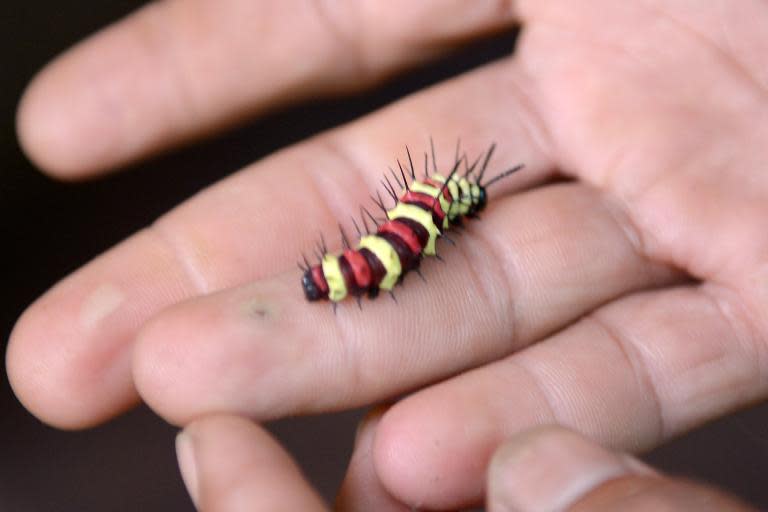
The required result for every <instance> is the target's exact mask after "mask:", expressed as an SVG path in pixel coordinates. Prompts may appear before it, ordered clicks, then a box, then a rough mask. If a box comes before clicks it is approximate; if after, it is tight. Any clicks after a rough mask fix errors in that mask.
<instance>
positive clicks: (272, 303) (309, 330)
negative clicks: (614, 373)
mask: <svg viewBox="0 0 768 512" xmlns="http://www.w3.org/2000/svg"><path fill="white" fill-rule="evenodd" d="M445 260H446V264H445V265H437V264H431V265H430V264H428V263H437V262H435V261H434V260H432V261H431V262H425V265H424V273H425V278H426V280H427V284H426V285H425V284H423V283H420V282H418V281H417V280H416V277H411V278H409V279H408V280H407V281H406V284H405V286H404V289H403V292H402V293H400V294H399V295H400V296H401V299H399V302H398V303H395V302H393V301H390V300H389V299H388V298H385V299H386V300H381V299H379V300H377V301H376V302H373V303H366V304H365V305H364V307H363V309H362V311H360V310H358V307H357V306H356V305H355V303H354V301H347V302H346V303H344V304H343V305H342V309H341V310H340V312H339V314H338V315H334V314H333V313H332V311H331V308H329V307H323V305H322V304H311V305H308V304H306V303H305V301H304V299H303V297H302V296H301V295H300V293H299V290H298V283H297V277H296V274H295V273H292V274H289V275H286V276H281V277H279V278H277V279H273V280H268V281H261V282H257V283H254V284H252V285H247V286H244V287H240V288H235V289H232V290H226V291H223V292H220V293H217V294H213V295H210V296H206V297H202V298H198V299H195V300H192V301H189V302H185V303H182V304H179V305H177V306H175V307H174V308H172V309H169V310H167V311H165V312H163V313H161V314H160V315H158V316H156V317H155V318H154V319H153V321H152V322H150V323H149V324H148V325H147V326H145V327H144V329H143V330H142V331H141V333H140V334H139V339H138V342H137V345H136V347H135V349H134V379H135V382H136V385H137V387H138V389H139V391H140V393H141V395H142V398H143V399H144V400H145V401H146V402H147V403H148V404H149V405H150V406H151V407H153V408H154V409H155V410H156V411H157V412H158V413H159V414H161V415H162V416H163V417H165V418H166V419H168V420H169V421H172V422H179V423H183V422H185V421H187V420H188V419H189V418H193V417H195V416H198V415H200V414H205V413H206V412H208V411H232V412H237V413H238V414H245V415H250V416H253V417H256V418H260V419H267V418H274V417H277V416H282V415H285V414H297V413H312V412H319V411H326V410H334V409H339V408H345V407H352V406H356V405H360V404H365V403H370V402H374V401H378V400H381V399H382V398H384V397H387V396H392V395H394V394H396V393H401V392H403V391H406V390H409V389H412V388H413V387H416V386H420V385H424V384H426V383H428V382H431V381H434V380H435V379H439V378H443V377H445V376H448V375H452V374H454V373H456V372H458V371H461V370H463V369H466V368H469V367H472V366H476V365H479V364H482V363H484V362H488V361H491V360H494V359H497V358H499V357H502V356H504V355H506V354H508V353H510V352H512V351H514V350H516V349H519V348H521V347H523V346H525V345H527V344H529V343H531V342H533V341H536V340H538V339H540V338H541V337H542V336H544V335H546V334H548V333H551V332H552V331H554V330H556V329H558V328H560V327H561V326H563V325H565V324H567V323H569V322H571V321H572V320H574V319H575V318H578V317H579V316H581V315H583V314H584V313H586V312H588V311H590V310H591V309H592V308H594V307H596V306H598V305H600V304H602V303H603V302H605V301H607V300H610V299H611V298H613V297H616V296H618V295H621V294H623V293H626V292H629V291H631V290H636V289H641V288H645V287H648V286H655V285H658V284H659V283H663V282H667V281H669V280H670V279H672V278H673V276H674V274H673V273H672V272H671V271H669V270H668V269H666V268H664V267H660V266H657V265H655V264H653V263H650V262H648V261H647V260H645V259H643V258H642V257H640V256H639V255H638V254H637V252H636V248H635V246H634V245H633V244H632V242H631V241H630V239H629V238H628V236H627V233H626V232H625V231H624V229H623V226H622V224H621V221H620V220H618V219H617V218H616V217H614V215H613V212H612V210H611V207H610V206H609V204H608V203H606V202H605V201H604V200H603V199H602V196H601V195H600V194H599V193H598V192H596V191H595V190H594V189H591V188H588V187H584V186H581V185H578V184H562V185H553V186H548V187H543V188H540V189H535V190H532V191H529V192H525V193H522V194H519V195H517V196H513V197H511V198H508V199H505V200H499V201H498V202H497V203H496V205H495V207H494V206H491V207H490V208H489V209H488V210H487V211H486V212H485V213H484V216H483V221H482V222H478V223H476V224H474V225H473V226H472V228H471V229H468V230H467V231H466V232H465V235H464V236H462V239H461V240H460V242H459V243H458V244H457V247H456V250H452V251H448V250H446V251H445ZM398 291H399V290H398ZM316 306H317V307H316ZM278 340H279V341H278ZM382 376H387V377H386V378H382Z"/></svg>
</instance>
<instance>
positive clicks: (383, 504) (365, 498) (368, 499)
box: [334, 408, 413, 512]
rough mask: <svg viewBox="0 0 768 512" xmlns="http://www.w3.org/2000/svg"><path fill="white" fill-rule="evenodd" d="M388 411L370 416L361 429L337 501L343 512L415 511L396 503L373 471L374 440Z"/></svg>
mask: <svg viewBox="0 0 768 512" xmlns="http://www.w3.org/2000/svg"><path fill="white" fill-rule="evenodd" d="M383 412H384V409H383V408H382V409H375V410H373V411H372V412H370V413H369V414H368V415H367V416H366V417H365V418H364V419H363V421H361V422H360V425H359V426H358V428H357V435H356V436H355V448H354V451H353V453H352V458H351V460H350V461H349V467H348V468H347V474H346V475H345V477H344V482H343V483H342V484H341V488H340V489H339V494H338V496H337V497H336V503H335V508H334V510H337V511H339V512H356V511H359V512H365V511H369V510H375V511H376V512H410V511H412V510H413V508H412V507H409V506H406V505H404V504H402V503H400V502H398V501H397V500H395V499H394V498H393V497H392V496H391V495H390V494H389V493H388V492H387V491H386V490H385V489H384V487H383V486H382V485H381V482H380V481H379V478H378V476H377V475H376V471H375V470H374V468H373V460H372V457H373V454H372V449H373V439H374V435H375V432H376V425H377V424H378V422H379V420H380V419H381V415H382V413H383Z"/></svg>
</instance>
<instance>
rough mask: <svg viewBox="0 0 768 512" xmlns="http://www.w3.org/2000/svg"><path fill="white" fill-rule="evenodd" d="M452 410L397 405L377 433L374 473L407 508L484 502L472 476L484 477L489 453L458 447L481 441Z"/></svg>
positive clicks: (438, 406)
mask: <svg viewBox="0 0 768 512" xmlns="http://www.w3.org/2000/svg"><path fill="white" fill-rule="evenodd" d="M422 402H423V403H422ZM450 407H451V404H449V403H444V404H440V403H435V402H431V401H421V400H419V399H418V397H417V396H414V397H411V399H407V400H404V401H402V402H399V403H398V404H396V405H394V406H393V407H392V408H391V409H390V410H389V411H387V413H386V414H385V415H384V416H383V418H382V419H381V421H380V423H379V425H378V427H377V432H376V437H375V440H374V446H373V456H374V465H375V467H376V472H377V474H378V475H379V478H380V479H381V482H382V483H383V485H384V487H385V488H386V489H387V490H388V492H389V493H391V494H392V495H393V496H395V497H397V498H398V499H399V500H401V501H402V502H404V503H408V504H411V505H413V506H419V507H428V508H435V509H440V510H442V509H447V508H456V507H459V506H472V505H475V504H476V502H477V501H479V499H480V497H481V496H482V491H483V489H482V480H478V479H476V478H473V477H472V474H468V472H469V473H473V472H482V471H483V468H484V467H485V466H484V465H485V463H486V462H487V460H488V458H489V457H490V453H487V454H485V453H465V452H464V451H463V450H461V448H462V444H461V443H460V442H459V443H457V442H455V441H456V440H465V439H466V437H467V436H474V435H478V433H477V432H475V426H476V425H474V424H473V423H472V422H471V420H470V421H461V420H459V421H458V422H457V421H455V420H456V417H455V415H453V414H452V413H451V411H450ZM477 426H478V427H481V428H482V426H480V425H477ZM479 435H485V434H479ZM457 460H460V461H461V463H460V464H457ZM475 497H476V498H477V499H475Z"/></svg>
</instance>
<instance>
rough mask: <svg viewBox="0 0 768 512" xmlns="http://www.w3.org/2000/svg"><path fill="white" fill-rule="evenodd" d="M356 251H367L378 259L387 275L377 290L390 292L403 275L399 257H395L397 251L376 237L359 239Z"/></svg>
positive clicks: (370, 236) (368, 236)
mask: <svg viewBox="0 0 768 512" xmlns="http://www.w3.org/2000/svg"><path fill="white" fill-rule="evenodd" d="M357 248H358V249H368V250H369V251H371V252H372V253H373V254H374V255H376V257H377V258H378V259H379V261H380V262H381V264H382V265H384V268H385V269H386V270H387V274H386V275H385V276H384V278H383V279H382V280H381V282H380V283H379V288H381V289H382V290H391V289H392V288H393V287H394V286H395V284H397V280H398V279H399V278H400V276H401V275H402V273H403V269H402V267H401V265H400V256H398V255H397V251H395V249H394V248H393V247H392V245H391V244H390V243H389V242H388V241H386V240H385V239H383V238H381V237H378V236H376V235H366V236H364V237H363V238H361V239H360V245H358V247H357Z"/></svg>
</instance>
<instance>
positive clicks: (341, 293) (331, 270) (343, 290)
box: [322, 254, 347, 302]
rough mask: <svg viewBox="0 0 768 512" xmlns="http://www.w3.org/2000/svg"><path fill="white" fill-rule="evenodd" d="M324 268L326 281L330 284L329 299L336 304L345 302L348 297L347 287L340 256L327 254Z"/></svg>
mask: <svg viewBox="0 0 768 512" xmlns="http://www.w3.org/2000/svg"><path fill="white" fill-rule="evenodd" d="M322 266H323V275H324V276H325V281H326V282H327V283H328V298H329V299H331V300H332V301H334V302H338V301H340V300H343V299H344V297H346V296H347V285H346V283H345V282H344V275H343V274H342V273H341V266H340V265H339V258H338V256H334V255H333V254H326V255H325V256H323V261H322Z"/></svg>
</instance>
